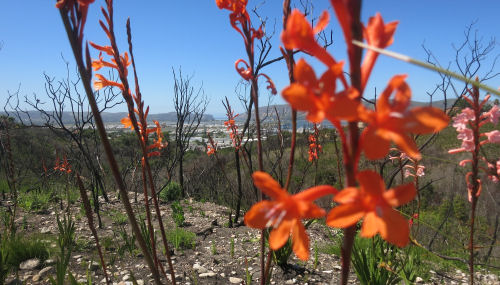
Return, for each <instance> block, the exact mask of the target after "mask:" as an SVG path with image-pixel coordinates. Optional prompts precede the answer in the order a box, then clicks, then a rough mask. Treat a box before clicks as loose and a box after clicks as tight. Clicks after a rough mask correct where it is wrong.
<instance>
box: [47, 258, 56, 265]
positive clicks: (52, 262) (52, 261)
mask: <svg viewBox="0 0 500 285" xmlns="http://www.w3.org/2000/svg"><path fill="white" fill-rule="evenodd" d="M53 264H56V261H55V260H54V259H46V260H45V265H53Z"/></svg>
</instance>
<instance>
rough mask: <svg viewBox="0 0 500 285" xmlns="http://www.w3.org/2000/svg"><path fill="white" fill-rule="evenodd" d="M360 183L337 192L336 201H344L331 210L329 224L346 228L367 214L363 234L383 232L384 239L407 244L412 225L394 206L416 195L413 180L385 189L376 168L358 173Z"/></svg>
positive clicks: (381, 233) (400, 244)
mask: <svg viewBox="0 0 500 285" xmlns="http://www.w3.org/2000/svg"><path fill="white" fill-rule="evenodd" d="M357 178H358V181H359V183H360V187H359V189H358V188H355V187H349V188H346V189H344V190H342V191H340V193H339V194H337V195H335V197H334V199H333V200H334V201H335V202H338V203H341V205H339V206H337V207H335V208H333V210H331V211H330V213H328V216H327V218H326V224H327V225H329V226H331V227H338V228H347V227H350V226H352V225H354V224H356V223H357V222H358V221H359V220H360V219H362V218H364V220H363V226H362V227H361V236H362V237H366V238H371V237H373V236H374V235H376V234H377V233H380V236H382V238H383V239H385V240H386V241H388V242H390V243H392V244H394V245H397V246H399V247H403V246H406V245H407V244H408V241H409V239H408V237H409V230H410V228H409V225H408V222H407V221H406V219H405V218H404V217H403V216H401V214H400V213H399V212H398V211H396V210H394V209H393V207H398V206H401V205H403V204H406V203H408V202H410V201H411V200H412V199H413V198H414V197H415V195H416V190H415V185H414V184H413V183H410V184H406V185H401V186H398V187H396V188H393V189H389V190H386V189H385V184H384V181H383V180H382V178H381V177H380V176H379V175H378V174H377V173H376V172H373V171H363V172H360V173H358V175H357Z"/></svg>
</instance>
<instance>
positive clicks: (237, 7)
mask: <svg viewBox="0 0 500 285" xmlns="http://www.w3.org/2000/svg"><path fill="white" fill-rule="evenodd" d="M247 2H248V0H215V4H217V7H219V9H227V10H229V11H232V12H235V13H244V12H245V9H246V7H247Z"/></svg>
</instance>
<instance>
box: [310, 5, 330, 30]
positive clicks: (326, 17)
mask: <svg viewBox="0 0 500 285" xmlns="http://www.w3.org/2000/svg"><path fill="white" fill-rule="evenodd" d="M329 21H330V14H328V11H327V10H324V11H323V13H321V16H320V17H319V21H318V23H317V24H316V26H314V28H313V32H314V33H315V34H317V33H319V32H321V31H322V30H324V29H325V27H326V26H327V25H328V22H329Z"/></svg>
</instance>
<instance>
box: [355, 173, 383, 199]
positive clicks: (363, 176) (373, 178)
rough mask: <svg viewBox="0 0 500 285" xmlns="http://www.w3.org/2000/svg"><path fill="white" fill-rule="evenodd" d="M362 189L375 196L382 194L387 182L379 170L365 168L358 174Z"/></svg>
mask: <svg viewBox="0 0 500 285" xmlns="http://www.w3.org/2000/svg"><path fill="white" fill-rule="evenodd" d="M357 178H358V181H359V183H360V184H361V191H362V192H365V193H367V194H368V195H372V196H374V197H378V196H381V195H382V193H384V191H385V183H384V180H382V177H380V175H379V174H378V173H377V172H374V171H370V170H365V171H361V172H359V173H358V175H357Z"/></svg>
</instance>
